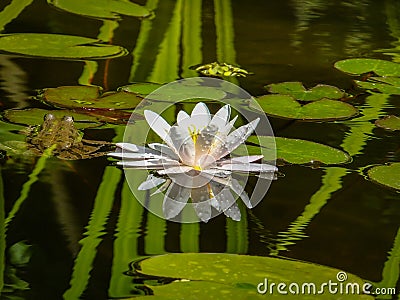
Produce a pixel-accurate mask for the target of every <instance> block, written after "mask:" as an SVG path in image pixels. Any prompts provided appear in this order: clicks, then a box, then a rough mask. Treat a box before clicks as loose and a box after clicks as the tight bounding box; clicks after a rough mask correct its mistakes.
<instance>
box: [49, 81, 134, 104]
mask: <svg viewBox="0 0 400 300" xmlns="http://www.w3.org/2000/svg"><path fill="white" fill-rule="evenodd" d="M42 99H43V100H44V101H45V102H48V103H51V104H53V105H54V106H57V107H67V108H76V107H79V108H81V107H86V108H106V109H131V108H135V107H136V106H137V105H138V104H139V103H140V102H141V101H142V98H140V97H138V96H137V95H135V94H132V93H128V92H108V93H104V94H103V95H101V88H100V87H98V86H60V87H57V88H48V89H45V90H44V92H43V94H42Z"/></svg>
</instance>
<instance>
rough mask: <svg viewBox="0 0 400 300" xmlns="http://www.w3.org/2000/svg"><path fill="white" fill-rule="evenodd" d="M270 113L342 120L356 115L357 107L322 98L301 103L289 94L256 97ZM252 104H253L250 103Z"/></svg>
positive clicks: (310, 118)
mask: <svg viewBox="0 0 400 300" xmlns="http://www.w3.org/2000/svg"><path fill="white" fill-rule="evenodd" d="M256 101H257V102H258V103H259V104H260V106H261V108H262V109H263V110H264V112H266V113H267V114H268V115H271V116H277V117H282V118H288V119H300V120H310V121H317V120H340V119H347V118H350V117H353V116H355V115H356V114H357V113H358V111H357V109H356V108H355V107H354V106H352V105H350V104H348V103H344V102H342V101H336V100H330V99H322V100H318V101H314V102H311V103H308V104H306V105H301V104H300V103H299V102H297V101H296V100H295V99H294V98H293V97H291V96H287V95H265V96H261V97H258V98H256ZM250 106H251V104H250Z"/></svg>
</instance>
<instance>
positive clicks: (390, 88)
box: [355, 77, 400, 95]
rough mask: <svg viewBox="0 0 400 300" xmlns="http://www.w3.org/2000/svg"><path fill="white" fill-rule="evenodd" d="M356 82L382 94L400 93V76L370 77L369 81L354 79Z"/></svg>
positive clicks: (364, 87) (362, 86)
mask: <svg viewBox="0 0 400 300" xmlns="http://www.w3.org/2000/svg"><path fill="white" fill-rule="evenodd" d="M355 82H356V84H357V85H358V86H359V87H361V88H363V89H366V90H372V91H379V92H381V93H383V94H390V95H400V78H398V77H372V78H370V81H360V80H355Z"/></svg>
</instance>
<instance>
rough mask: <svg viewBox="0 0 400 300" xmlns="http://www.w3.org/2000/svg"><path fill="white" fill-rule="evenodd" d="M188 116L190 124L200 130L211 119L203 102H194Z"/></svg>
mask: <svg viewBox="0 0 400 300" xmlns="http://www.w3.org/2000/svg"><path fill="white" fill-rule="evenodd" d="M190 117H191V118H190V119H191V122H192V125H194V127H195V128H196V129H197V130H202V129H203V128H204V127H206V126H207V125H208V124H209V123H210V121H211V114H210V111H209V110H208V107H207V105H205V104H204V103H203V102H199V103H197V104H196V106H195V107H194V108H193V110H192V113H191V115H190Z"/></svg>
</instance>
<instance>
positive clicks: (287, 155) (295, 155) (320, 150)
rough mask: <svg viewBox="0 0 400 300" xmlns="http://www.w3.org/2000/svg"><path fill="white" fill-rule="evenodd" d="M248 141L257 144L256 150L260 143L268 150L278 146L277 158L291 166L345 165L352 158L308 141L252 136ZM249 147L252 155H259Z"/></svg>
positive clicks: (339, 151)
mask: <svg viewBox="0 0 400 300" xmlns="http://www.w3.org/2000/svg"><path fill="white" fill-rule="evenodd" d="M247 141H248V142H250V143H253V144H256V145H257V146H256V147H255V148H258V147H259V146H258V145H259V144H260V143H261V144H262V145H263V146H264V147H268V148H273V147H274V145H276V158H277V159H279V160H282V161H285V162H287V163H291V164H310V163H311V164H312V163H317V162H318V163H322V164H326V165H330V164H343V163H347V162H349V161H350V160H351V157H350V156H349V155H348V154H347V153H346V152H344V151H342V150H339V149H336V148H333V147H330V146H327V145H323V144H319V143H315V142H311V141H307V140H300V139H290V138H285V137H271V136H258V137H256V136H251V137H249V138H248V139H247ZM269 145H270V147H269ZM247 147H248V148H249V147H250V149H248V150H249V152H250V154H251V155H253V154H258V153H252V152H253V151H252V149H251V146H247ZM254 150H256V149H254ZM254 152H255V151H254ZM264 159H266V160H268V159H270V158H268V157H264Z"/></svg>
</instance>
